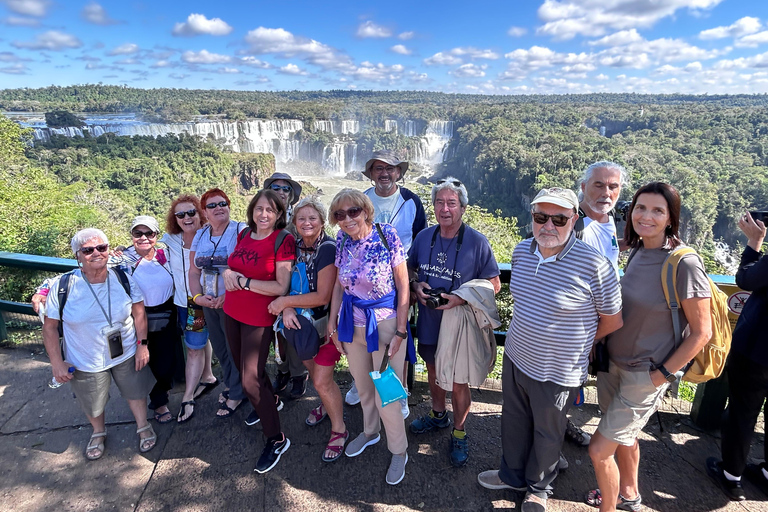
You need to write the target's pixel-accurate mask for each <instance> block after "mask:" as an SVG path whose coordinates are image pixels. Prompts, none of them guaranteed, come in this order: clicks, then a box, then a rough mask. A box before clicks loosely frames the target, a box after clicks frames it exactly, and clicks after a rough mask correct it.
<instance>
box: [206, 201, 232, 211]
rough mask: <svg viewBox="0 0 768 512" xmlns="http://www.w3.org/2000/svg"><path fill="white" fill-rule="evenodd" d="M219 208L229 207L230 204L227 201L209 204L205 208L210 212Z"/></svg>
mask: <svg viewBox="0 0 768 512" xmlns="http://www.w3.org/2000/svg"><path fill="white" fill-rule="evenodd" d="M217 206H220V207H222V208H225V207H227V206H229V203H227V202H226V201H219V202H218V203H208V204H207V205H205V207H206V208H208V209H209V210H213V209H214V208H216V207H217Z"/></svg>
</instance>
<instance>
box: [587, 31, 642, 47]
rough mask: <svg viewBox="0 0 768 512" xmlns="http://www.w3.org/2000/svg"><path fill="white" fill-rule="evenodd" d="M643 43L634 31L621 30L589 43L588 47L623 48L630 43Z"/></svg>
mask: <svg viewBox="0 0 768 512" xmlns="http://www.w3.org/2000/svg"><path fill="white" fill-rule="evenodd" d="M638 41H643V37H642V36H641V35H640V34H639V33H638V32H637V30H635V29H634V28H633V29H631V30H621V31H619V32H615V33H613V34H611V35H608V36H605V37H603V38H602V39H598V40H597V41H590V42H589V45H590V46H624V45H627V44H630V43H636V42H638Z"/></svg>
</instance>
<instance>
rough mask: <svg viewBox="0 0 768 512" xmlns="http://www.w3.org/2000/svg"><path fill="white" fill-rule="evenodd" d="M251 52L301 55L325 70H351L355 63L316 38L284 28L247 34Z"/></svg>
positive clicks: (286, 56) (300, 56) (266, 29)
mask: <svg viewBox="0 0 768 512" xmlns="http://www.w3.org/2000/svg"><path fill="white" fill-rule="evenodd" d="M245 42H246V43H247V44H248V49H247V51H249V52H250V53H255V54H257V55H262V54H274V55H276V56H279V57H283V58H293V57H299V58H301V59H304V60H305V61H306V62H308V63H310V64H313V65H315V66H319V67H321V68H323V69H325V70H329V69H333V70H338V71H342V72H349V71H351V70H353V69H354V67H355V66H354V64H353V63H352V59H350V58H349V56H347V55H345V54H343V53H341V52H338V51H336V50H334V49H333V48H331V47H330V46H328V45H326V44H323V43H321V42H319V41H315V40H314V39H308V38H306V37H300V36H295V35H293V34H292V33H290V32H288V31H287V30H285V29H282V28H265V27H259V28H256V29H254V30H251V31H250V32H248V34H247V35H246V36H245Z"/></svg>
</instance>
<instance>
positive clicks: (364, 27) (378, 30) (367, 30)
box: [357, 20, 392, 38]
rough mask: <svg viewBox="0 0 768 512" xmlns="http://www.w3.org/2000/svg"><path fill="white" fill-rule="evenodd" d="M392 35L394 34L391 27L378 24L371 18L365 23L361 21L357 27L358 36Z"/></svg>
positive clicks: (378, 36) (380, 36) (377, 36)
mask: <svg viewBox="0 0 768 512" xmlns="http://www.w3.org/2000/svg"><path fill="white" fill-rule="evenodd" d="M390 36H392V31H391V30H390V29H388V28H386V27H382V26H381V25H377V24H375V23H374V22H372V21H370V20H369V21H366V22H364V23H361V24H360V26H359V27H357V37H362V38H368V37H375V38H382V37H390Z"/></svg>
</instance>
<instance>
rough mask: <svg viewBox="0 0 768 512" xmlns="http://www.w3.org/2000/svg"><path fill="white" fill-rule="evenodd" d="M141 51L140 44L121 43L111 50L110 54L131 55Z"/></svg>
mask: <svg viewBox="0 0 768 512" xmlns="http://www.w3.org/2000/svg"><path fill="white" fill-rule="evenodd" d="M138 51H139V45H137V44H134V43H125V44H121V45H120V46H118V47H117V48H115V49H113V50H112V51H111V52H109V55H130V54H132V53H136V52H138Z"/></svg>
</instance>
